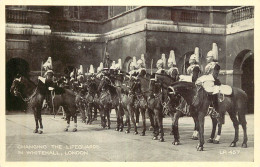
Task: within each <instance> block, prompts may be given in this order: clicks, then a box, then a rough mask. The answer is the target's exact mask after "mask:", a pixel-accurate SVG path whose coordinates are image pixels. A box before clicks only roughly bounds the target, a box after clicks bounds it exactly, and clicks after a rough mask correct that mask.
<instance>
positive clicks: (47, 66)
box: [42, 57, 52, 70]
mask: <svg viewBox="0 0 260 167" xmlns="http://www.w3.org/2000/svg"><path fill="white" fill-rule="evenodd" d="M42 67H43V68H44V69H45V70H49V69H52V59H51V57H48V60H47V61H46V62H45V63H44V64H43V65H42Z"/></svg>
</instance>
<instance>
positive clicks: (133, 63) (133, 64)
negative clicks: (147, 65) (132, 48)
mask: <svg viewBox="0 0 260 167" xmlns="http://www.w3.org/2000/svg"><path fill="white" fill-rule="evenodd" d="M131 65H132V66H133V67H136V66H137V62H136V57H135V56H134V57H133V62H132V63H131Z"/></svg>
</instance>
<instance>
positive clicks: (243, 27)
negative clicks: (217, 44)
mask: <svg viewBox="0 0 260 167" xmlns="http://www.w3.org/2000/svg"><path fill="white" fill-rule="evenodd" d="M226 27H227V28H226V34H227V35H229V34H234V33H238V32H242V31H247V30H253V29H254V18H251V19H247V20H243V21H239V22H235V23H232V24H228V25H227V26H226Z"/></svg>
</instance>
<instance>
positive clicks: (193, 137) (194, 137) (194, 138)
mask: <svg viewBox="0 0 260 167" xmlns="http://www.w3.org/2000/svg"><path fill="white" fill-rule="evenodd" d="M191 139H192V140H199V138H198V137H197V136H192V138H191Z"/></svg>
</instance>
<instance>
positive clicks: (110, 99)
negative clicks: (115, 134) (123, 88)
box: [98, 76, 119, 129]
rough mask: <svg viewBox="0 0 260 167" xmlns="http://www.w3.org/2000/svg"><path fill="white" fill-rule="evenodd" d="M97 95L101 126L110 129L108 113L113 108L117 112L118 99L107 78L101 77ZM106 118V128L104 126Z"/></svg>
mask: <svg viewBox="0 0 260 167" xmlns="http://www.w3.org/2000/svg"><path fill="white" fill-rule="evenodd" d="M98 92H100V93H99V98H98V100H99V107H100V116H101V126H102V127H103V128H105V127H107V129H110V124H111V123H110V112H111V109H112V108H114V109H115V110H116V112H118V106H119V98H118V95H117V91H116V88H115V87H114V86H113V85H112V82H111V80H110V78H109V77H107V76H103V77H102V79H101V82H100V84H99V86H98ZM106 118H107V123H108V124H107V126H106Z"/></svg>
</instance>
